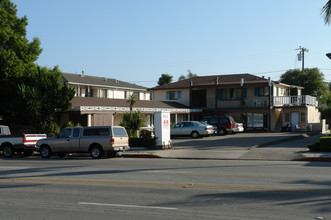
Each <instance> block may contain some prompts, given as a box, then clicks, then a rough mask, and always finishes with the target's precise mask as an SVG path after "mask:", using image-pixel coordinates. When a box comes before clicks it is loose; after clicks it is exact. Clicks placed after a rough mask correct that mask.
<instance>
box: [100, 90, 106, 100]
mask: <svg viewBox="0 0 331 220" xmlns="http://www.w3.org/2000/svg"><path fill="white" fill-rule="evenodd" d="M100 98H107V89H100Z"/></svg>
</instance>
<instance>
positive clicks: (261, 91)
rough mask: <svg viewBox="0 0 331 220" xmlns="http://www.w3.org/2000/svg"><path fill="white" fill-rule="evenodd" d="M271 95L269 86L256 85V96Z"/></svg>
mask: <svg viewBox="0 0 331 220" xmlns="http://www.w3.org/2000/svg"><path fill="white" fill-rule="evenodd" d="M268 95H269V87H268V86H264V87H255V88H254V96H268Z"/></svg>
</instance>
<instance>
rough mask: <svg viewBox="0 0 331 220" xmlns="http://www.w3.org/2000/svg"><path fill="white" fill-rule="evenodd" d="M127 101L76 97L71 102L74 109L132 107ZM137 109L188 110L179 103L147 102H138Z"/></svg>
mask: <svg viewBox="0 0 331 220" xmlns="http://www.w3.org/2000/svg"><path fill="white" fill-rule="evenodd" d="M127 101H128V100H127V99H108V98H93V97H74V98H73V99H72V100H71V103H72V107H80V106H115V107H130V104H129V103H128V102H127ZM134 107H137V108H168V109H169V108H178V109H180V108H182V109H188V108H189V107H188V106H186V105H182V104H180V103H177V102H164V101H146V100H138V101H137V104H136V105H135V106H134Z"/></svg>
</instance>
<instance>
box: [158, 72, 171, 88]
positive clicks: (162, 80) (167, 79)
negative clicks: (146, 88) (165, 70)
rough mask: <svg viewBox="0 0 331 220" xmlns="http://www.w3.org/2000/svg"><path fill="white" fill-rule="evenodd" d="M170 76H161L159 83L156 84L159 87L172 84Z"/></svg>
mask: <svg viewBox="0 0 331 220" xmlns="http://www.w3.org/2000/svg"><path fill="white" fill-rule="evenodd" d="M172 78H173V76H172V75H169V74H162V75H161V77H160V78H159V81H158V82H157V84H158V85H159V86H162V85H165V84H169V83H171V82H172Z"/></svg>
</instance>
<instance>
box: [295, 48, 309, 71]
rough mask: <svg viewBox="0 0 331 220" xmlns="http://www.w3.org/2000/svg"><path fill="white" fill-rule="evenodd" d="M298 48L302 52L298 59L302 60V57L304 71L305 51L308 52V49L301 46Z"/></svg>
mask: <svg viewBox="0 0 331 220" xmlns="http://www.w3.org/2000/svg"><path fill="white" fill-rule="evenodd" d="M296 50H300V53H299V54H298V61H301V59H302V72H303V71H304V70H305V52H307V53H308V49H307V48H304V47H301V46H300V47H299V48H298V49H296Z"/></svg>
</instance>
